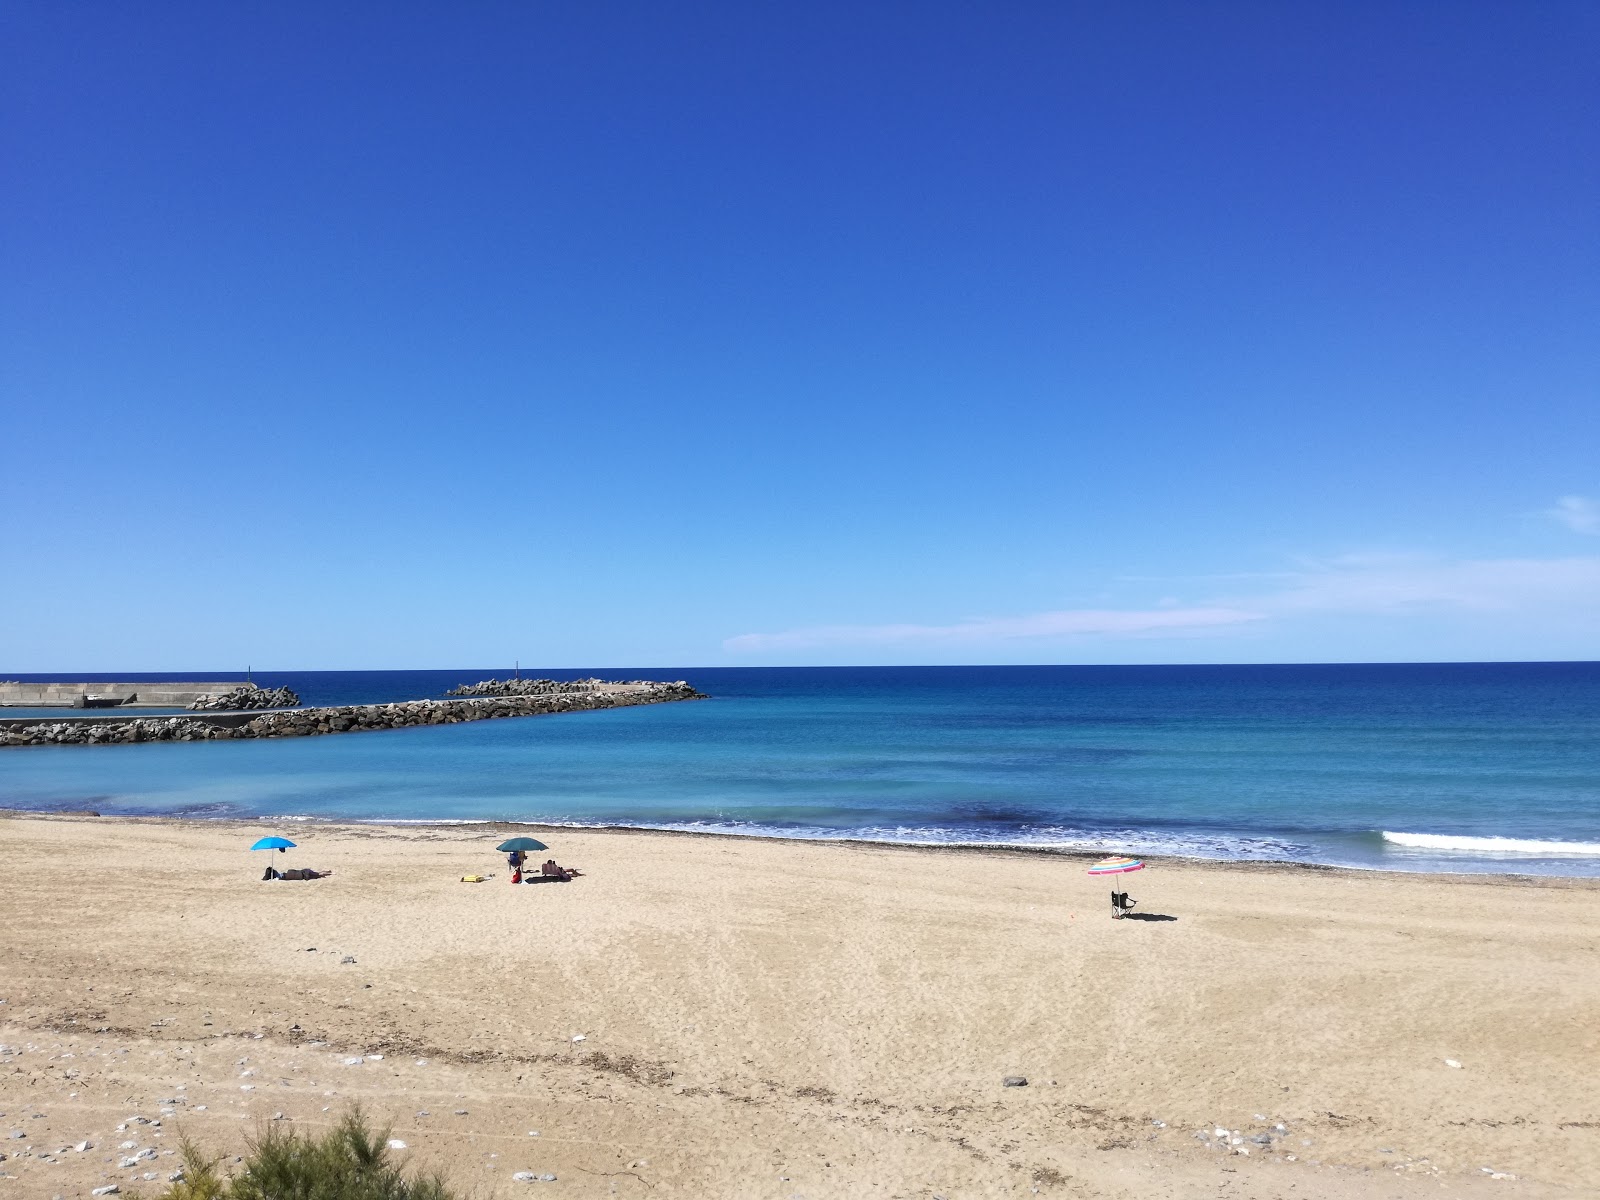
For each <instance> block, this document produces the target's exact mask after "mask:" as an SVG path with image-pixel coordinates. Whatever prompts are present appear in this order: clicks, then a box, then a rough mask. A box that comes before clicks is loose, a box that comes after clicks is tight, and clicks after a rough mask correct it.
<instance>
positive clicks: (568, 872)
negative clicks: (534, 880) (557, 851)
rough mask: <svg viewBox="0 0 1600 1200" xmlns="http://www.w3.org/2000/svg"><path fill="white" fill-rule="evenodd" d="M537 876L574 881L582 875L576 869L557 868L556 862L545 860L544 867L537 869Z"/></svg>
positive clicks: (551, 859) (550, 859)
mask: <svg viewBox="0 0 1600 1200" xmlns="http://www.w3.org/2000/svg"><path fill="white" fill-rule="evenodd" d="M539 874H541V875H545V876H548V877H549V878H551V879H574V878H576V877H577V876H579V875H582V874H583V872H582V871H580V870H578V869H577V868H576V867H562V866H557V865H556V860H555V859H553V858H549V859H546V860H545V864H544V866H542V867H540V868H539Z"/></svg>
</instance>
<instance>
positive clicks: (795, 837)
mask: <svg viewBox="0 0 1600 1200" xmlns="http://www.w3.org/2000/svg"><path fill="white" fill-rule="evenodd" d="M540 823H541V824H545V825H551V826H561V827H566V828H569V829H607V828H609V829H644V830H650V829H658V830H665V831H670V832H675V833H710V834H722V835H728V836H736V837H766V838H780V839H783V840H786V841H850V842H894V843H898V844H900V845H907V846H961V847H975V848H985V847H986V848H994V849H1026V850H1063V851H1066V850H1092V851H1095V852H1097V853H1112V852H1117V853H1123V854H1143V855H1149V856H1162V855H1167V856H1175V857H1179V858H1210V859H1228V860H1241V859H1242V860H1257V861H1284V860H1290V861H1294V860H1300V859H1304V858H1305V857H1306V856H1307V855H1308V853H1309V848H1308V847H1306V846H1301V845H1296V844H1295V843H1293V842H1286V841H1279V840H1277V839H1274V838H1250V837H1231V836H1228V835H1225V834H1217V835H1207V834H1172V833H1158V832H1155V831H1152V830H1142V829H1115V830H1082V829H1071V828H1065V827H1048V826H1047V827H1034V828H1032V829H1027V830H1014V831H1007V832H989V831H978V830H972V829H950V828H945V827H941V826H907V825H896V826H886V825H879V826H860V825H857V826H849V827H825V826H824V827H818V826H813V827H810V828H795V827H793V826H786V825H768V824H764V823H762V822H759V821H662V822H651V821H614V822H597V821H572V820H551V821H542V822H540Z"/></svg>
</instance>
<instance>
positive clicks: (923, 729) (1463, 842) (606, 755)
mask: <svg viewBox="0 0 1600 1200" xmlns="http://www.w3.org/2000/svg"><path fill="white" fill-rule="evenodd" d="M511 674H512V671H511V670H510V669H508V668H500V669H498V670H496V669H492V668H477V669H469V670H456V671H355V672H344V671H339V672H335V671H287V672H272V673H267V672H255V673H254V675H253V678H254V681H255V682H256V683H258V684H260V685H261V686H263V687H276V686H279V685H287V686H288V687H291V688H293V689H294V690H295V691H296V692H298V693H299V694H300V696H301V698H302V701H303V702H304V703H306V704H308V705H319V704H358V703H373V702H380V701H393V700H407V699H419V698H423V697H437V696H441V695H442V694H443V693H444V692H446V691H447V690H448V689H450V688H452V687H454V686H456V685H457V684H461V683H471V682H475V681H477V680H481V679H486V678H490V677H500V678H506V677H509V676H510V675H511ZM521 674H522V675H523V676H524V677H528V676H535V675H537V676H546V677H550V678H558V679H568V678H580V677H586V676H593V675H598V676H602V677H605V678H611V679H616V678H628V679H684V680H687V681H688V682H689V683H691V684H693V685H694V686H695V687H697V688H699V689H700V690H701V691H703V692H706V693H707V694H708V695H709V696H710V699H707V700H701V701H692V702H684V703H671V704H658V705H647V706H640V707H632V708H620V709H611V710H606V711H599V712H587V713H574V714H562V715H558V716H545V717H530V718H520V719H504V720H492V721H479V722H472V723H468V724H460V725H445V726H435V727H428V728H420V729H406V730H394V731H386V732H381V733H358V734H345V735H338V736H328V737H311V738H283V739H271V740H259V741H224V742H203V743H175V744H167V743H154V744H140V745H127V746H121V745H110V746H53V747H29V748H14V749H6V750H0V808H12V809H25V810H34V811H41V810H42V811H71V810H83V809H92V810H94V811H97V812H100V813H103V814H107V815H112V814H129V815H135V814H137V815H172V816H183V817H191V818H204V817H226V818H251V819H256V820H259V821H260V822H261V823H262V825H263V826H264V827H271V828H273V829H281V830H285V831H292V830H293V829H295V828H297V827H300V828H304V824H303V823H307V822H317V821H376V822H489V821H527V822H540V823H546V824H553V825H570V826H583V827H592V826H628V827H639V828H647V829H674V830H692V831H701V832H708V833H724V834H741V835H759V836H766V837H780V838H846V839H865V840H872V841H890V842H908V843H918V844H946V845H982V846H1026V847H1044V848H1055V849H1061V850H1074V851H1091V852H1095V853H1099V852H1105V853H1107V854H1110V853H1116V854H1132V855H1151V856H1159V855H1182V856H1190V857H1196V858H1206V859H1224V860H1263V861H1288V862H1300V863H1321V864H1329V865H1337V866H1345V867H1360V868H1381V869H1387V870H1409V871H1433V872H1441V871H1442V872H1514V873H1523V874H1539V875H1570V876H1597V875H1600V663H1594V662H1563V663H1455V664H1385V665H1312V666H1295V665H1283V666H1093V667H1086V666H1075V667H1074V666H1036V667H785V668H760V667H745V668H726V667H711V668H703V669H691V668H671V669H665V670H663V669H659V668H657V669H650V668H642V667H641V668H631V669H618V668H604V669H588V670H561V671H555V670H551V671H538V670H528V669H526V668H524V669H522V671H521ZM0 677H3V678H11V679H21V680H25V681H26V680H33V679H47V678H61V677H59V676H54V677H52V676H41V675H6V674H4V673H0ZM232 677H235V676H233V675H220V676H212V675H208V674H205V673H196V672H185V673H183V674H181V675H121V676H102V677H101V678H103V679H112V678H117V679H131V680H151V681H154V680H158V679H180V678H188V679H193V678H207V679H209V678H232ZM74 678H91V679H92V678H94V677H92V676H90V677H74ZM4 715H18V714H17V713H15V712H14V711H3V710H0V716H4ZM290 836H293V834H292V832H291V834H290Z"/></svg>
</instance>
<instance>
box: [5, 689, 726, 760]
mask: <svg viewBox="0 0 1600 1200" xmlns="http://www.w3.org/2000/svg"><path fill="white" fill-rule="evenodd" d="M611 688H612V689H613V690H607V691H584V692H561V693H551V694H544V695H536V696H491V697H485V698H481V699H463V700H404V701H399V702H396V703H394V704H344V705H339V706H336V707H331V708H292V709H279V710H277V711H275V712H265V713H241V712H234V713H195V714H193V715H189V716H182V717H139V718H134V719H126V718H121V717H83V718H79V719H75V720H66V721H57V720H52V719H51V718H49V717H28V718H12V719H10V720H5V719H0V746H59V745H79V746H81V745H118V744H128V743H133V742H204V741H223V740H227V739H230V738H268V737H315V736H318V735H320V734H324V733H361V732H366V731H371V730H379V729H406V728H410V727H413V726H417V725H456V724H459V723H460V722H462V721H488V720H493V719H495V718H498V717H533V716H543V715H545V714H548V713H561V712H585V711H590V710H593V709H601V708H623V707H626V706H628V705H633V704H661V703H665V702H667V701H672V700H701V699H704V698H705V696H704V695H703V693H701V692H697V691H696V690H695V689H694V688H692V687H690V686H689V685H688V684H687V683H684V682H682V681H679V682H677V683H643V682H633V683H626V684H613V685H611Z"/></svg>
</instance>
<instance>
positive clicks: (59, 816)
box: [0, 808, 1600, 891]
mask: <svg viewBox="0 0 1600 1200" xmlns="http://www.w3.org/2000/svg"><path fill="white" fill-rule="evenodd" d="M6 819H12V820H42V821H73V820H94V821H102V822H117V823H128V824H149V825H157V826H160V825H172V826H176V827H181V828H190V827H192V828H196V829H207V828H215V827H219V826H228V825H236V826H238V827H240V828H241V829H250V830H254V831H259V829H260V827H261V826H262V825H263V824H271V823H274V822H276V823H281V824H283V825H284V826H286V827H295V826H308V827H311V828H315V829H326V830H329V831H341V830H368V829H383V830H388V831H391V832H392V833H393V834H394V835H396V836H401V835H403V834H404V833H405V832H406V831H408V830H419V831H427V830H471V829H485V830H494V831H496V832H497V833H499V832H504V833H507V834H517V833H526V832H529V831H532V832H536V833H551V834H555V835H557V836H559V835H560V834H563V833H580V834H586V835H592V836H601V837H603V836H620V837H662V838H687V839H711V840H714V841H722V842H728V843H746V842H749V843H757V844H768V845H777V846H827V847H835V848H839V849H847V850H848V849H852V848H860V849H864V850H881V851H892V852H895V853H906V854H914V853H918V852H926V853H932V854H939V855H955V856H996V857H1005V858H1025V859H1041V860H1047V861H1065V862H1075V863H1081V864H1083V865H1084V866H1085V867H1086V868H1087V866H1088V864H1091V863H1093V862H1095V861H1097V860H1099V859H1101V858H1104V857H1105V856H1106V851H1104V850H1099V849H1096V850H1087V849H1083V848H1080V847H1072V846H1063V847H1062V848H1060V849H1053V848H1051V847H1048V846H1020V845H1005V844H998V843H997V844H992V845H991V844H984V843H977V842H903V841H892V840H885V839H874V838H840V837H828V838H822V837H815V838H813V837H783V836H781V835H778V834H769V833H730V832H727V831H724V830H711V829H668V828H660V827H656V826H651V825H621V824H610V825H584V824H565V823H552V822H548V821H515V820H501V819H498V818H493V817H483V818H442V819H427V818H417V819H397V818H381V817H374V818H360V817H316V816H292V817H282V816H263V817H249V816H216V817H200V816H182V815H177V814H167V813H140V814H125V813H100V812H95V811H93V810H88V809H78V810H72V811H62V812H53V811H50V810H43V809H21V808H0V820H6ZM1135 857H1137V858H1139V859H1140V860H1142V861H1143V862H1145V863H1146V864H1148V865H1150V866H1179V867H1182V868H1184V869H1186V870H1197V871H1228V870H1241V871H1247V872H1252V873H1259V874H1272V873H1276V872H1283V873H1300V872H1309V873H1320V874H1328V875H1350V876H1354V877H1359V878H1363V879H1368V878H1371V879H1383V878H1393V879H1417V878H1423V879H1439V880H1450V881H1456V882H1460V883H1482V884H1486V885H1487V884H1495V885H1499V886H1508V885H1509V886H1518V887H1542V888H1550V887H1556V888H1563V887H1571V888H1577V889H1579V890H1587V891H1600V876H1593V875H1543V874H1528V873H1523V872H1517V871H1423V870H1401V869H1395V868H1386V867H1361V866H1348V865H1345V864H1340V863H1313V862H1300V861H1298V860H1295V859H1250V858H1201V857H1193V856H1187V855H1181V854H1139V855H1136V856H1135Z"/></svg>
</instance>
